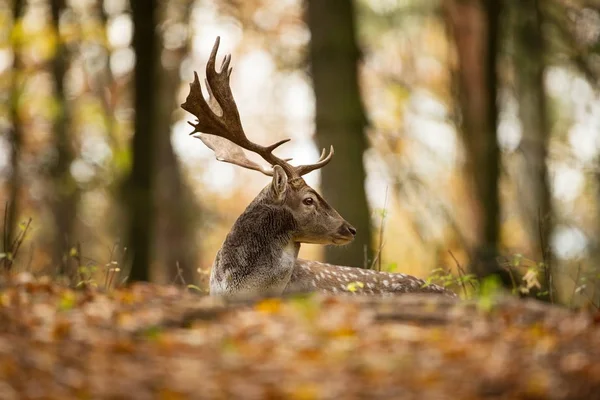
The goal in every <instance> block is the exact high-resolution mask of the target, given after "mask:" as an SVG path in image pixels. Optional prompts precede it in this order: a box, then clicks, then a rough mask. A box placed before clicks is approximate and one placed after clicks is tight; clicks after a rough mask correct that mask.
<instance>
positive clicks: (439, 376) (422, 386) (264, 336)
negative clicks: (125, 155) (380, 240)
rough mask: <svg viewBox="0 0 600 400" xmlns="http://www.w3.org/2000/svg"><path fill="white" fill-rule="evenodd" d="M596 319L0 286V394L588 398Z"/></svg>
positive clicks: (594, 381) (542, 309)
mask: <svg viewBox="0 0 600 400" xmlns="http://www.w3.org/2000/svg"><path fill="white" fill-rule="evenodd" d="M599 322H600V318H599V316H598V315H595V314H593V313H589V312H573V311H569V310H567V309H565V308H560V307H557V306H550V305H547V304H543V303H539V302H536V301H534V300H528V301H524V300H519V299H516V298H511V297H501V298H496V299H479V300H476V301H460V300H458V301H456V300H453V299H450V298H444V297H441V296H435V295H434V296H431V295H404V296H400V297H396V298H378V299H375V298H359V297H337V298H335V297H324V296H319V295H313V296H304V297H295V298H288V299H266V300H262V301H259V302H256V303H252V304H250V303H246V304H235V305H232V304H229V305H227V304H224V303H223V302H221V301H220V300H218V299H215V298H211V297H206V296H204V297H202V296H199V295H196V294H194V293H190V292H189V291H186V290H184V289H181V288H177V287H173V286H159V285H152V284H135V285H132V286H130V287H127V288H122V289H117V290H113V291H110V292H109V293H103V292H102V291H98V290H95V289H91V288H84V289H81V290H73V289H69V288H67V287H65V286H61V285H58V284H56V283H53V282H51V281H50V280H44V279H33V278H32V277H31V276H27V275H20V276H17V277H16V278H14V279H13V280H12V283H5V284H4V285H3V286H2V287H1V288H0V399H4V400H10V399H42V398H43V399H71V398H73V399H97V398H111V399H186V398H198V399H202V398H206V399H221V398H222V399H225V398H231V399H255V398H256V399H265V398H269V399H277V398H292V399H367V398H368V399H377V398H395V399H465V400H466V399H481V398H490V399H597V398H600V323H599Z"/></svg>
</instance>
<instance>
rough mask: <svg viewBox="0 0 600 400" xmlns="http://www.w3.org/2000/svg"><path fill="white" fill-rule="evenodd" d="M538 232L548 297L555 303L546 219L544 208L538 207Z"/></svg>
mask: <svg viewBox="0 0 600 400" xmlns="http://www.w3.org/2000/svg"><path fill="white" fill-rule="evenodd" d="M538 234H539V238H540V247H541V252H542V260H543V261H544V277H545V278H546V286H547V287H548V297H549V298H550V303H552V304H554V291H553V290H552V265H551V263H550V257H549V254H548V253H549V250H548V248H547V245H546V241H545V235H544V221H543V220H542V210H541V209H539V208H538Z"/></svg>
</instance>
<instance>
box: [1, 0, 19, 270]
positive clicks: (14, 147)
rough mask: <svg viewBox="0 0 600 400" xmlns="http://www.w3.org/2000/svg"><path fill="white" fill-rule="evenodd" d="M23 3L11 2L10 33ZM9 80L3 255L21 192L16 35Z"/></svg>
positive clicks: (7, 260)
mask: <svg viewBox="0 0 600 400" xmlns="http://www.w3.org/2000/svg"><path fill="white" fill-rule="evenodd" d="M23 9H24V1H23V0H14V1H13V8H12V15H13V31H14V30H16V29H17V25H18V24H19V23H20V20H21V18H22V16H23ZM12 46H13V48H12V53H13V66H12V79H11V92H12V93H11V95H10V117H11V125H12V126H11V128H10V130H9V135H8V141H9V143H10V148H11V151H10V156H9V157H10V178H9V181H8V192H9V193H8V204H6V205H5V207H7V209H6V210H7V215H5V220H4V224H6V225H5V226H4V230H3V235H4V237H3V251H4V252H8V251H10V249H11V243H12V242H13V240H14V235H15V233H16V228H17V224H18V221H17V219H18V218H19V191H20V189H21V171H20V168H19V155H20V150H21V144H22V127H21V118H20V116H19V97H20V93H21V79H22V77H21V75H20V74H21V72H22V68H21V54H20V38H19V35H13V39H12ZM11 263H12V259H11V258H4V266H5V267H6V268H10V264H11Z"/></svg>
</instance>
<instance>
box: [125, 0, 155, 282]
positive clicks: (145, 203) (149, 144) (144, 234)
mask: <svg viewBox="0 0 600 400" xmlns="http://www.w3.org/2000/svg"><path fill="white" fill-rule="evenodd" d="M131 9H132V15H133V26H134V31H133V48H134V51H135V56H136V65H135V73H134V76H135V77H134V87H135V89H134V90H135V101H134V103H135V133H134V135H133V140H132V149H131V151H132V158H133V163H132V169H131V174H130V176H129V182H128V185H127V187H126V189H125V190H126V191H127V196H126V198H127V201H128V208H129V212H128V215H129V219H130V221H129V236H128V243H129V249H128V251H127V255H128V260H130V261H131V271H130V273H129V280H130V281H147V280H149V278H150V261H151V258H152V254H151V250H152V236H153V232H154V201H153V197H154V196H153V191H152V189H153V181H154V164H155V162H154V157H155V146H156V139H155V138H154V135H155V133H156V129H154V124H153V122H154V121H155V119H154V118H155V112H156V98H155V96H154V93H155V91H156V84H155V78H156V74H155V70H156V63H155V60H156V53H157V51H158V49H157V40H156V33H155V27H156V19H155V18H156V0H131Z"/></svg>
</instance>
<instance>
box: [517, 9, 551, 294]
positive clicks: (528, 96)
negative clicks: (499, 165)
mask: <svg viewBox="0 0 600 400" xmlns="http://www.w3.org/2000/svg"><path fill="white" fill-rule="evenodd" d="M539 7H540V4H539V0H521V1H519V2H515V3H514V4H513V13H512V15H513V19H514V24H515V37H514V39H515V40H514V44H515V54H514V70H515V78H516V89H517V90H516V93H517V99H518V103H519V118H520V120H521V125H522V132H523V139H522V140H521V144H520V146H519V147H520V151H521V157H520V158H519V161H520V165H519V166H520V168H519V171H518V176H517V177H516V180H517V188H518V190H517V193H518V196H519V198H518V204H519V206H520V207H521V212H522V218H523V220H524V222H525V229H526V232H527V235H528V237H529V243H530V244H531V247H532V250H534V251H536V252H539V253H537V254H541V257H542V258H543V260H544V261H545V263H546V270H547V272H546V275H545V286H546V288H550V287H551V286H552V283H551V282H550V278H551V274H550V268H551V254H550V251H549V250H550V249H549V246H550V243H549V239H550V234H551V232H552V220H551V217H552V205H551V199H550V190H549V187H548V169H547V167H546V156H547V153H548V138H549V128H548V118H547V111H546V92H545V89H544V71H545V63H544V57H545V44H544V39H543V35H542V31H541V30H542V15H541V12H540V8H539ZM550 294H551V292H550Z"/></svg>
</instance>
